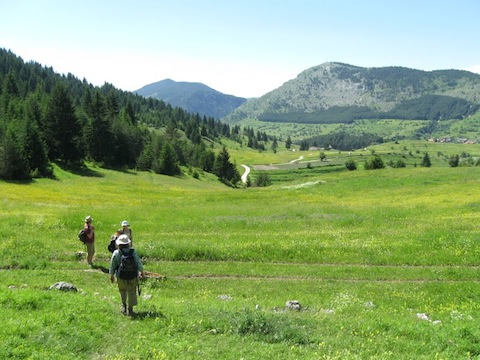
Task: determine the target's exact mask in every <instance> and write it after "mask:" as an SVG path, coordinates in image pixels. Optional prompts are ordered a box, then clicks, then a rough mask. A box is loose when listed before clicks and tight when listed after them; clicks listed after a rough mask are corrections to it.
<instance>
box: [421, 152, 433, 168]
mask: <svg viewBox="0 0 480 360" xmlns="http://www.w3.org/2000/svg"><path fill="white" fill-rule="evenodd" d="M420 166H423V167H430V166H432V162H431V161H430V156H428V153H425V155H424V156H423V159H422V163H421V164H420Z"/></svg>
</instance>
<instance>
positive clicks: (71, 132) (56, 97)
mask: <svg viewBox="0 0 480 360" xmlns="http://www.w3.org/2000/svg"><path fill="white" fill-rule="evenodd" d="M43 131H44V136H45V141H46V143H47V146H48V155H49V158H50V159H51V160H57V159H59V160H62V161H65V162H68V163H76V162H79V161H80V160H81V158H82V154H81V152H80V149H79V141H78V140H79V137H80V134H81V127H80V123H79V121H78V119H77V117H76V115H75V107H74V105H73V102H72V100H71V99H70V97H69V96H68V94H67V90H66V89H65V87H64V86H63V85H62V84H61V83H57V84H56V85H55V87H54V89H53V92H52V95H51V97H50V100H49V101H48V104H47V110H46V113H45V118H44V119H43Z"/></svg>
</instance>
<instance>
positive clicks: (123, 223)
mask: <svg viewBox="0 0 480 360" xmlns="http://www.w3.org/2000/svg"><path fill="white" fill-rule="evenodd" d="M121 225H122V226H130V224H129V223H128V221H127V220H123V221H122V224H121Z"/></svg>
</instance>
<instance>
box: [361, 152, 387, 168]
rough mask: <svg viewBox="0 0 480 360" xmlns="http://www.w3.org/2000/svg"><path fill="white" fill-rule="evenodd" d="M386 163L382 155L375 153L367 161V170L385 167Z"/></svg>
mask: <svg viewBox="0 0 480 360" xmlns="http://www.w3.org/2000/svg"><path fill="white" fill-rule="evenodd" d="M384 168H385V164H384V163H383V160H382V158H381V157H380V156H378V155H375V156H374V157H373V158H371V159H370V160H367V161H366V162H365V170H374V169H384Z"/></svg>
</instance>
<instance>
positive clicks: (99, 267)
mask: <svg viewBox="0 0 480 360" xmlns="http://www.w3.org/2000/svg"><path fill="white" fill-rule="evenodd" d="M92 269H95V270H100V271H101V272H103V273H105V274H108V268H106V267H105V266H102V265H92Z"/></svg>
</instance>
